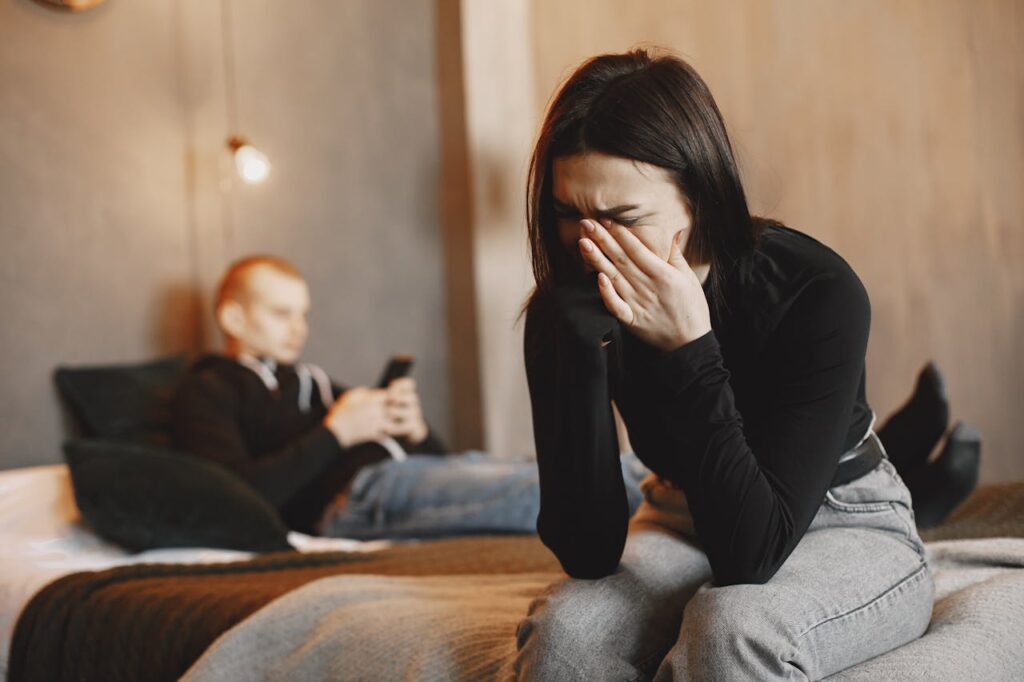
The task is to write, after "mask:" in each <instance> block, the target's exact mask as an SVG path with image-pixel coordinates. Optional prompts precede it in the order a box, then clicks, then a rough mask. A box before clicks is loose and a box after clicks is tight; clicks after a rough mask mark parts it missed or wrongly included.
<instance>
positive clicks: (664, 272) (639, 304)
mask: <svg viewBox="0 0 1024 682" xmlns="http://www.w3.org/2000/svg"><path fill="white" fill-rule="evenodd" d="M583 227H584V235H583V236H581V237H580V240H579V247H580V253H581V254H582V255H583V260H584V261H585V262H586V263H588V264H590V265H591V266H592V267H593V268H594V269H595V270H597V271H598V276H597V286H598V290H599V291H600V293H601V300H603V301H604V305H605V307H606V308H608V311H609V312H611V314H612V315H614V316H615V317H616V318H617V319H618V320H619V321H620V322H621V323H622V324H624V325H625V326H626V327H627V328H628V329H629V330H630V331H631V332H633V333H634V334H635V335H636V336H638V337H639V338H640V339H642V340H644V341H646V342H647V343H649V344H651V345H652V346H655V347H656V348H660V349H661V350H664V351H672V350H675V349H676V348H679V347H680V346H684V345H686V344H688V343H690V342H691V341H694V340H696V339H698V338H700V337H701V336H704V335H705V334H706V333H708V332H709V331H711V313H710V311H709V309H708V302H707V299H706V298H705V297H704V290H703V289H702V288H701V284H700V280H699V279H698V278H697V275H696V273H694V271H693V269H692V268H691V267H690V264H689V263H687V262H686V259H685V258H683V254H682V251H681V250H680V248H679V235H676V238H675V240H673V242H672V249H671V252H670V253H669V259H668V261H667V262H666V261H664V260H662V259H661V258H659V257H658V256H656V255H655V254H654V253H653V252H652V251H651V250H650V249H648V248H647V246H646V245H645V244H644V243H643V242H642V241H640V239H639V238H638V237H637V236H636V235H635V234H633V233H632V232H630V231H629V230H628V229H627V228H625V227H623V226H622V225H617V224H615V223H612V222H608V223H607V224H601V223H598V222H596V221H594V220H584V221H583Z"/></svg>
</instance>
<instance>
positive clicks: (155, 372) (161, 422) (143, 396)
mask: <svg viewBox="0 0 1024 682" xmlns="http://www.w3.org/2000/svg"><path fill="white" fill-rule="evenodd" d="M184 370H185V356H184V355H175V356H172V357H167V358H161V359H159V360H154V361H153V362H146V363H142V364H125V365H110V366H106V367H78V368H75V367H59V368H57V371H56V372H55V373H54V378H55V379H56V382H57V389H58V390H59V391H60V394H61V395H62V396H63V397H64V399H65V401H67V403H68V405H69V406H70V408H71V411H72V413H73V414H74V415H75V417H76V418H77V420H78V422H79V423H80V426H81V429H82V432H83V434H84V435H86V436H94V437H98V438H108V439H115V440H127V441H131V442H134V443H147V444H150V445H168V444H169V440H170V439H169V433H170V403H171V398H172V397H173V395H174V390H175V388H176V387H177V384H178V381H179V380H180V379H181V377H182V376H183V375H184Z"/></svg>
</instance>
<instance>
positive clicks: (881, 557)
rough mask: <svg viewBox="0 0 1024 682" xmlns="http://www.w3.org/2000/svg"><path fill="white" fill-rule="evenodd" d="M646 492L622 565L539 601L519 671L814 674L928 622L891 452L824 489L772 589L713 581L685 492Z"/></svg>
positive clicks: (928, 592) (921, 564)
mask: <svg viewBox="0 0 1024 682" xmlns="http://www.w3.org/2000/svg"><path fill="white" fill-rule="evenodd" d="M869 438H874V439H875V442H876V444H877V446H878V447H879V448H880V447H881V444H880V443H878V442H877V437H876V436H875V435H874V434H873V433H872V434H870V435H869ZM644 493H645V500H644V503H643V504H642V505H641V507H640V510H639V511H638V512H637V514H636V516H634V518H633V521H632V523H631V526H630V533H629V537H628V539H627V541H626V548H625V551H624V552H623V556H622V562H621V563H620V565H619V568H618V570H617V571H616V572H615V573H614V574H612V575H610V576H608V577H606V578H603V579H600V580H574V579H566V580H565V581H563V582H560V583H558V584H556V585H553V586H552V587H551V588H550V589H549V590H548V591H547V592H546V593H545V594H544V595H542V596H541V597H539V598H538V599H537V600H536V601H535V602H534V603H533V604H532V605H531V607H530V611H529V614H528V616H527V618H526V619H525V620H524V621H523V622H522V623H521V624H520V626H519V630H518V633H517V641H518V648H519V652H518V657H517V660H516V671H517V674H518V675H519V676H520V677H521V678H525V679H538V680H638V679H649V678H650V677H651V676H652V675H653V676H654V679H656V680H715V681H718V680H807V679H811V680H817V679H821V678H824V677H827V676H828V675H831V674H832V673H835V672H838V671H840V670H843V669H845V668H848V667H850V666H852V665H856V664H857V663H860V662H862V661H865V660H867V659H869V658H872V657H874V656H877V655H879V654H882V653H885V652H886V651H889V650H891V649H894V648H896V647H898V646H900V645H901V644H905V643H906V642H909V641H911V640H913V639H916V638H917V637H919V636H920V635H921V634H922V633H924V631H925V630H926V629H927V627H928V622H929V620H930V618H931V612H932V601H933V598H934V585H933V583H932V576H931V573H930V572H929V569H928V566H927V562H926V560H925V552H924V546H923V544H922V542H921V539H920V537H919V536H918V534H917V530H916V527H915V525H914V516H913V512H912V510H911V504H910V493H909V491H908V490H907V488H906V486H905V485H904V484H903V481H902V480H901V479H900V477H899V476H898V475H897V473H896V470H895V468H893V466H892V464H891V463H890V462H889V461H888V459H883V460H882V462H881V464H879V465H878V466H877V467H876V468H875V469H874V470H872V471H871V472H869V473H867V474H865V475H864V476H862V477H861V478H859V479H857V480H855V481H852V482H850V483H847V484H844V485H840V486H835V487H833V488H832V489H830V490H829V491H828V494H827V495H826V498H825V501H824V503H823V504H822V506H821V508H820V509H819V510H818V513H817V515H816V516H815V517H814V521H813V522H812V523H811V526H810V529H809V530H808V531H807V533H806V534H805V535H804V537H803V538H802V539H801V540H800V543H799V544H798V545H797V546H796V549H794V550H793V553H792V554H791V555H790V556H789V558H788V559H787V560H786V562H785V563H784V564H783V566H782V567H781V568H780V569H779V571H778V573H776V574H775V576H774V577H773V578H772V579H771V580H769V581H768V582H767V583H766V584H764V585H730V586H724V587H715V586H714V585H713V584H712V583H711V582H710V580H711V569H710V567H709V565H708V561H707V557H706V555H705V554H704V552H702V551H701V549H700V547H699V545H698V544H697V542H696V539H695V537H694V535H693V533H692V530H693V527H692V520H691V519H690V517H689V513H688V511H687V509H686V504H685V497H684V496H683V495H682V493H681V492H680V491H678V490H675V489H673V488H670V487H667V486H665V485H664V484H661V483H660V482H658V481H657V479H654V478H653V477H650V478H649V479H647V480H645V482H644Z"/></svg>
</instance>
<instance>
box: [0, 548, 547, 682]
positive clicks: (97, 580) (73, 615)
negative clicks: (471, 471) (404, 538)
mask: <svg viewBox="0 0 1024 682" xmlns="http://www.w3.org/2000/svg"><path fill="white" fill-rule="evenodd" d="M557 570H559V569H558V563H557V561H556V560H555V559H554V557H553V556H552V555H551V554H550V553H549V552H548V551H547V550H546V549H545V548H544V547H543V545H541V544H540V542H539V541H538V540H537V539H536V538H535V537H531V536H508V537H480V538H465V539H455V540H439V541H435V542H423V543H411V544H406V545H400V546H396V547H393V548H389V549H386V550H383V551H380V552H374V553H369V554H368V553H357V554H351V553H340V552H331V553H324V554H297V553H293V552H285V553H278V554H270V555H265V556H262V557H259V558H256V559H252V560H250V561H243V562H236V563H230V564H212V565H211V564H206V565H180V564H172V565H168V564H162V565H139V566H126V567H122V568H115V569H111V570H107V571H92V572H83V573H75V574H72V575H69V576H65V577H64V578H61V579H59V580H57V581H55V582H53V583H52V584H50V585H48V586H47V587H46V588H44V589H42V590H41V591H40V592H39V593H38V594H37V595H36V596H35V597H33V599H32V601H31V602H29V604H28V606H26V607H25V610H24V611H23V612H22V615H21V617H20V619H19V620H18V624H17V627H16V629H15V632H14V637H13V639H12V642H11V656H10V667H9V670H8V679H9V680H11V681H12V682H20V681H21V680H47V681H50V680H52V681H55V682H56V681H58V680H72V679H73V680H83V681H84V680H104V681H109V682H116V681H117V680H175V679H177V678H178V677H179V676H181V675H182V674H183V673H184V672H185V671H186V670H187V669H188V668H189V666H190V665H192V663H193V662H195V661H196V659H198V658H199V656H200V655H201V654H202V653H203V651H204V650H205V649H206V648H207V647H208V646H209V645H210V644H211V643H212V642H213V641H214V639H216V638H217V637H218V636H219V635H220V634H221V633H223V632H225V631H226V630H228V629H229V628H231V627H232V626H234V625H235V624H236V623H238V622H239V621H241V620H242V619H244V618H246V617H247V616H249V615H250V614H252V613H253V612H254V611H256V610H257V609H259V608H260V607H262V606H264V605H265V604H267V603H269V602H270V601H272V600H273V599H275V598H277V597H279V596H281V595H283V594H285V593H286V592H289V591H290V590H293V589H295V588H298V587H301V586H302V585H305V584H306V583H308V582H310V581H312V580H316V579H318V578H323V577H326V576H330V575H340V574H375V575H409V576H412V575H464V574H500V573H530V572H544V571H557Z"/></svg>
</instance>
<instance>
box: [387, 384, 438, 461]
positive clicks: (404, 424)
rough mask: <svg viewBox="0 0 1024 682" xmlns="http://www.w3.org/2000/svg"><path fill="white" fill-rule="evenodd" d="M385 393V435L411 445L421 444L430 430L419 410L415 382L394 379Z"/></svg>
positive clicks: (418, 398)
mask: <svg viewBox="0 0 1024 682" xmlns="http://www.w3.org/2000/svg"><path fill="white" fill-rule="evenodd" d="M386 393H387V402H386V403H385V413H386V416H387V426H386V430H387V434H388V435H389V436H394V437H396V438H407V439H408V440H409V442H410V443H412V444H413V445H418V444H419V443H422V442H423V440H424V439H425V438H426V437H427V434H428V433H429V432H430V429H429V428H428V427H427V422H426V420H425V419H424V418H423V411H422V410H421V409H420V397H419V395H418V394H417V393H416V380H415V379H413V378H411V377H403V378H401V379H395V380H394V381H392V382H391V384H390V385H388V387H387V389H386Z"/></svg>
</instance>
